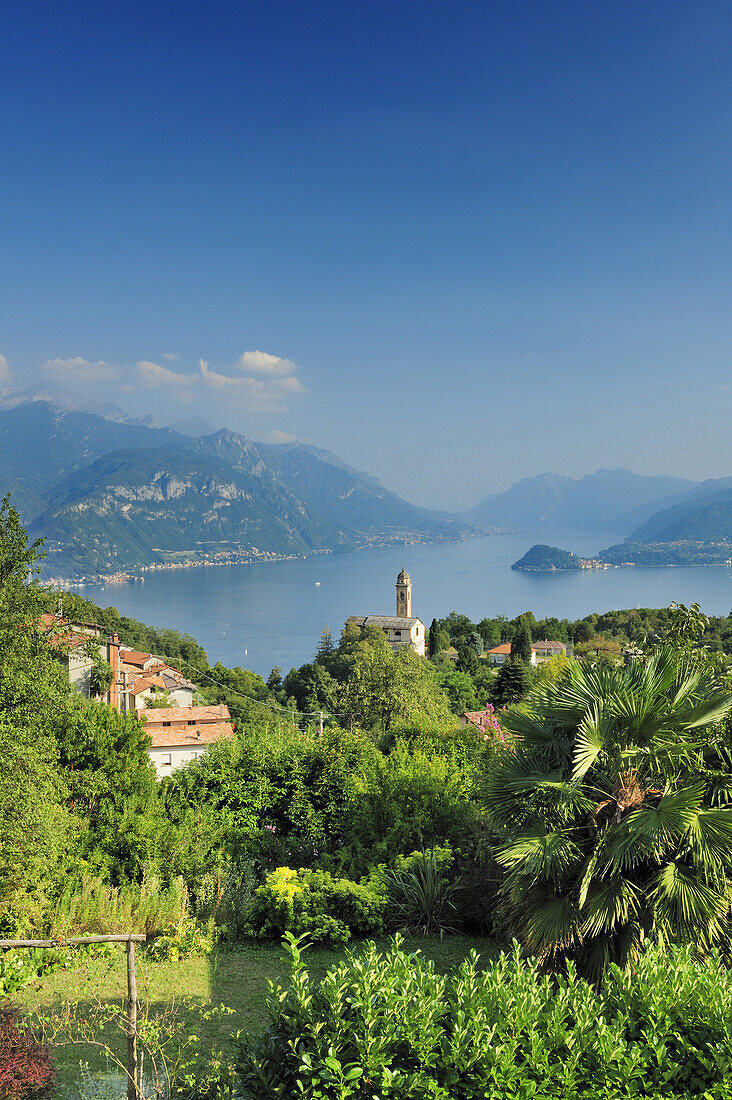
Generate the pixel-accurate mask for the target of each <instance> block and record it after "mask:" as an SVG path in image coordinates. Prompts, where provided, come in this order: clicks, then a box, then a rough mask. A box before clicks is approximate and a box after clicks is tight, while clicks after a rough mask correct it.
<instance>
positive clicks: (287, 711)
mask: <svg viewBox="0 0 732 1100" xmlns="http://www.w3.org/2000/svg"><path fill="white" fill-rule="evenodd" d="M154 656H158V654H154ZM172 656H173V659H174V660H176V661H179V662H180V663H181V664H184V665H187V666H188V668H192V669H194V670H195V671H196V672H197V673H198V675H199V676H205V677H207V678H208V679H209V680H210V681H211V683H212V684H216V686H217V687H220V688H221V690H222V691H229V692H231V694H232V695H238V696H239V697H240V698H242V699H246V700H248V702H250V703H258V704H259V705H260V706H262V707H269V708H270V710H279V711H282V712H283V714H284V715H286V716H287V717H288V718H289V720H290V721H292V712H293V708H292V707H283V706H282V704H281V703H268V702H267V701H266V699H257V698H255V696H254V695H246V694H245V693H244V692H243V691H238V690H237V689H236V688H232V687H229V685H228V684H222V683H220V682H219V681H218V680H216V679H214V677H213V676H212V675H211V673H210V672H203V670H202V669H200V668H199V667H198V665H194V664H193V663H192V662H191V661H187V660H186V658H185V657H181V656H180V654H173V655H172ZM296 713H297V714H300V715H302V717H303V718H318V717H320V715H321V713H322V715H323V717H326V716H327V717H328V718H345V717H347V715H344V714H340V713H338V712H336V711H328V710H323V711H319V710H301V711H296Z"/></svg>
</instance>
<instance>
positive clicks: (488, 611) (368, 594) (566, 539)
mask: <svg viewBox="0 0 732 1100" xmlns="http://www.w3.org/2000/svg"><path fill="white" fill-rule="evenodd" d="M542 541H543V542H550V543H551V544H552V545H557V546H561V547H563V548H566V549H572V550H574V551H575V552H576V553H579V554H581V555H586V556H590V555H592V554H595V553H597V551H598V550H600V549H601V548H602V547H604V546H609V545H611V544H612V543H613V542H616V541H620V539H619V537H616V536H612V535H605V536H597V535H591V536H589V535H582V534H577V533H571V532H569V533H566V534H559V533H557V532H552V533H551V534H550V535H547V534H544V535H542V536H539V535H537V534H532V533H526V534H520V535H500V536H491V537H485V538H477V539H471V540H469V541H468V542H463V543H443V544H436V545H425V546H406V547H398V546H397V547H388V548H386V549H383V550H368V551H364V552H361V553H355V554H332V555H331V554H328V555H322V556H317V557H313V558H305V559H298V560H295V561H283V562H269V563H262V564H260V565H232V566H220V567H214V568H203V567H200V568H198V567H197V568H192V569H181V570H172V571H164V572H160V573H148V574H146V577H147V579H146V582H145V584H138V585H134V584H125V585H88V586H87V587H86V588H84V589H82V594H83V595H84V596H86V597H87V598H89V599H92V600H94V601H95V602H97V603H99V604H101V605H102V606H105V607H106V606H109V605H114V606H115V607H117V608H118V610H119V611H120V612H121V613H122V614H123V615H130V616H132V617H133V618H136V619H141V620H142V621H143V622H146V623H149V624H151V625H154V626H160V627H163V626H167V627H172V628H173V629H175V630H179V631H181V632H187V633H189V634H192V635H193V637H194V638H196V639H197V641H199V642H200V643H201V645H203V647H204V648H205V650H206V652H207V653H208V656H209V660H210V661H211V663H212V664H213V663H214V662H215V661H217V660H220V661H222V662H223V663H224V664H225V665H229V666H234V665H242V666H243V667H245V668H251V669H253V670H254V671H255V672H258V673H261V674H262V675H263V676H265V677H266V676H267V675H268V673H269V671H270V669H271V668H273V667H274V666H275V665H279V666H280V668H282V669H283V671H285V672H287V671H288V670H289V669H290V668H291V667H292V666H298V665H301V664H303V663H304V662H305V661H309V660H310V659H311V658H312V656H313V653H314V652H315V650H316V648H317V645H318V641H319V639H320V632H321V630H322V629H323V627H324V626H325V625H326V624H327V625H328V626H329V627H330V628H331V630H332V632H333V634H334V636H335V637H336V638H337V637H338V635H339V634H340V631H341V628H342V626H343V623H344V621H345V620H346V618H347V617H348V616H349V615H365V614H374V615H378V614H382V615H383V614H387V615H391V614H394V582H395V580H396V575H397V573H398V572H399V570H400V569H401V568H402V566H406V568H407V569H408V571H409V573H410V575H411V578H412V585H413V601H412V610H413V613H414V614H415V615H418V616H419V617H420V618H421V619H422V620H423V621H424V622H425V623H426V624H427V626H429V624H430V622H431V621H432V618H433V617H435V616H436V617H438V618H439V617H442V616H444V615H447V614H448V613H449V612H450V611H459V612H463V613H465V614H466V615H469V616H470V617H471V618H472V619H474V620H479V619H481V618H483V616H484V615H490V616H495V615H500V614H502V615H506V616H508V617H509V618H510V617H513V616H514V615H517V614H519V613H520V612H522V611H533V612H534V614H535V615H536V617H537V618H542V617H544V616H547V615H556V616H557V617H559V618H569V619H577V618H581V617H582V616H584V615H588V614H590V613H591V612H593V611H600V612H601V611H609V610H613V609H619V608H628V607H667V606H668V604H669V603H670V602H671V601H672V600H678V601H680V602H682V603H686V604H689V603H692V602H694V601H696V602H698V603H700V604H701V606H702V609H703V610H704V611H706V612H707V613H709V614H724V615H726V614H728V613H729V611H730V608H732V569H728V568H724V567H719V568H707V569H704V568H678V569H606V570H605V569H602V570H587V571H582V572H580V573H554V574H553V573H517V572H514V571H512V570H511V568H510V566H511V563H512V562H514V561H516V560H517V559H518V558H520V557H521V556H522V554H524V553H525V552H526V550H528V548H529V547H530V546H531V545H532V544H533V543H535V542H542ZM316 581H320V584H319V585H316V583H315V582H316Z"/></svg>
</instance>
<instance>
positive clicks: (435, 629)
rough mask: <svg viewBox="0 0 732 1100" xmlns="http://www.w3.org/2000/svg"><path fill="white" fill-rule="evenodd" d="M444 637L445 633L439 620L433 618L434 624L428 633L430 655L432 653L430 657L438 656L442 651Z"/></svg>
mask: <svg viewBox="0 0 732 1100" xmlns="http://www.w3.org/2000/svg"><path fill="white" fill-rule="evenodd" d="M443 637H444V635H443V634H442V632H441V631H440V624H439V622H438V620H437V619H433V620H432V625H431V626H430V629H429V633H428V635H427V642H428V646H429V655H430V657H436V656H437V654H438V653H439V652H440V650H441V649H442V648H443V646H442V638H443ZM448 644H449V637H448Z"/></svg>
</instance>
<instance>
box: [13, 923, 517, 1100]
mask: <svg viewBox="0 0 732 1100" xmlns="http://www.w3.org/2000/svg"><path fill="white" fill-rule="evenodd" d="M388 943H389V940H387V939H384V940H383V941H380V946H382V945H383V946H386V945H387V944H388ZM473 948H474V949H475V950H476V951H477V952H478V953H479V954H480V955H482V956H483V957H484V959H486V960H487V959H489V958H492V957H494V956H495V955H496V954H497V951H498V947H497V945H496V943H495V941H493V940H490V939H486V938H483V937H469V936H445V937H444V938H443V939H440V938H439V937H437V936H426V937H418V938H408V939H405V941H404V949H405V950H407V951H417V950H419V951H421V952H422V953H423V954H424V955H426V956H428V957H429V958H431V959H433V960H434V962H435V964H436V966H437V968H438V970H440V971H442V972H446V971H448V970H449V969H450V968H451V967H453V966H456V965H457V964H459V963H460V962H462V960H463V959H464V958H465V957H466V955H467V954H468V953H469V952H470V951H471V950H472V949H473ZM356 949H358V948H357V946H356ZM344 950H345V949H344V948H338V949H335V950H325V949H323V948H310V949H309V950H308V951H307V954H306V965H307V966H308V968H309V969H310V971H311V973H312V974H314V975H318V976H319V975H321V974H323V973H324V972H325V970H327V968H328V967H329V966H331V965H332V964H333V963H334V962H337V961H338V960H339V959H340V958H341V957H342V956H343V953H344ZM287 977H288V960H287V957H286V955H285V953H284V952H283V949H282V948H281V947H280V946H279V945H271V944H258V943H247V944H245V945H241V946H240V947H239V948H237V950H236V951H227V952H220V953H217V954H215V955H211V956H209V957H208V958H195V959H187V960H184V961H182V962H177V963H161V962H151V961H148V960H147V959H146V958H145V957H144V954H142V953H141V955H140V958H139V962H138V976H137V984H138V996H139V999H140V1002H141V1003H142V1004H145V1003H147V1004H149V1005H150V1006H151V1008H155V1007H163V1006H166V1005H170V1004H171V1002H173V1001H176V1002H177V1001H179V1000H180V999H181V998H189V999H192V1000H193V1001H195V1002H196V1003H198V1004H206V1003H209V1002H210V1003H213V1004H215V1005H218V1004H224V1005H227V1006H229V1007H230V1008H232V1009H234V1015H230V1016H223V1017H218V1018H215V1019H213V1020H210V1021H206V1022H201V1021H200V1020H199V1019H198V1017H197V1016H195V1017H194V1018H193V1019H190V1020H189V1022H190V1025H191V1026H190V1029H185V1030H190V1031H194V1030H195V1033H196V1034H198V1035H199V1036H200V1038H201V1040H202V1042H207V1043H208V1044H209V1045H212V1044H216V1045H218V1046H219V1047H220V1048H222V1049H223V1048H225V1047H226V1045H227V1043H228V1042H229V1041H230V1036H231V1033H232V1032H234V1031H236V1030H241V1031H254V1030H256V1029H257V1028H258V1027H260V1026H261V1024H262V1023H263V1021H264V1019H265V998H266V993H267V980H268V979H269V978H272V979H273V980H280V981H286V980H287ZM125 991H126V964H125V953H124V948H123V947H121V946H120V947H119V948H116V947H115V948H113V949H112V952H111V953H110V955H109V956H108V957H104V958H97V959H88V960H85V961H84V962H83V963H81V964H80V965H79V966H77V967H73V968H69V969H67V970H62V971H57V972H55V973H51V974H48V975H46V976H45V977H43V978H42V979H39V980H38V981H36V982H34V983H33V984H32V985H30V986H28V987H27V988H26V989H24V990H22V991H21V992H20V993H19V994H17V995H16V996H15V997H14V998H13V1000H14V1001H15V1003H17V1004H19V1005H20V1007H21V1010H22V1011H23V1012H24V1013H26V1014H27V1015H28V1016H30V1017H33V1016H36V1015H40V1016H43V1015H45V1014H46V1013H48V1012H49V1011H51V1010H53V1009H58V1008H59V1006H60V1005H62V1004H64V1003H65V1002H68V1001H79V1002H81V1003H93V1002H95V1001H97V1000H102V1001H117V1003H120V1002H121V1001H122V999H123V997H124V995H125ZM186 1019H187V1013H185V1012H184V1014H183V1017H182V1020H181V1023H182V1024H184V1023H185V1021H186ZM194 1020H195V1023H194V1022H193V1021H194ZM110 1041H112V1042H113V1044H114V1047H115V1049H116V1050H118V1052H119V1054H120V1056H122V1055H123V1052H124V1049H125V1044H124V1037H123V1036H122V1035H121V1033H119V1032H118V1031H115V1032H114V1033H113V1035H112V1038H111V1040H110ZM55 1061H56V1067H57V1072H58V1084H59V1086H62V1087H66V1089H67V1090H68V1089H69V1088H73V1086H74V1084H75V1083H76V1081H77V1079H78V1073H79V1063H80V1062H87V1063H88V1064H89V1066H90V1068H91V1069H92V1070H103V1069H104V1067H105V1060H104V1056H103V1054H102V1053H101V1052H100V1051H98V1050H97V1049H96V1048H93V1047H86V1046H83V1047H82V1046H59V1047H57V1048H56V1050H55ZM67 1095H69V1093H68V1092H67ZM71 1095H73V1093H71Z"/></svg>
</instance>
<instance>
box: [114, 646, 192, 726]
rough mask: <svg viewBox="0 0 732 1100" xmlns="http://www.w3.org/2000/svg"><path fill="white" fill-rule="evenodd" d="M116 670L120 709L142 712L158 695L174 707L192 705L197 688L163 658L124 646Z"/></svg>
mask: <svg viewBox="0 0 732 1100" xmlns="http://www.w3.org/2000/svg"><path fill="white" fill-rule="evenodd" d="M119 667H120V709H121V710H134V711H137V710H143V709H144V708H145V707H146V706H148V705H149V704H150V703H151V702H153V701H154V699H155V696H156V695H161V694H164V695H165V696H167V697H168V698H169V699H170V703H171V705H173V706H177V707H191V706H193V700H194V696H195V693H196V685H195V684H193V683H191V681H190V680H187V679H186V678H185V676H183V674H182V673H181V672H178V670H177V669H175V668H171V666H170V665H168V664H166V662H165V660H164V659H163V658H162V657H156V656H155V655H154V654H152V653H140V652H138V651H137V650H132V649H126V648H125V647H123V648H122V649H121V651H120V666H119Z"/></svg>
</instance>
